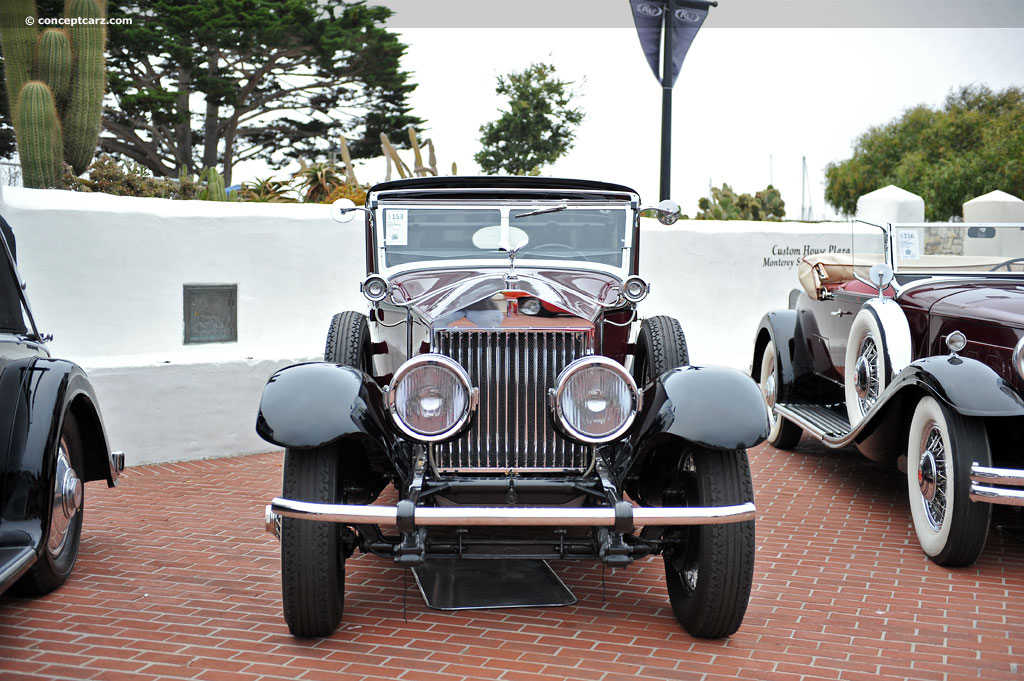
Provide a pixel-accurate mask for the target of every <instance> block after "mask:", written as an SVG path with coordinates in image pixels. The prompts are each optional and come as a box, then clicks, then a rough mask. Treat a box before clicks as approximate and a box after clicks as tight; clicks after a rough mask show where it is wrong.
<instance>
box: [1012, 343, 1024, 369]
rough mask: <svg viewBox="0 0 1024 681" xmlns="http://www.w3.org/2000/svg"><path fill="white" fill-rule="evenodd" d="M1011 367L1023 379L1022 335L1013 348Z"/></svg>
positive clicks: (1023, 348)
mask: <svg viewBox="0 0 1024 681" xmlns="http://www.w3.org/2000/svg"><path fill="white" fill-rule="evenodd" d="M1013 368H1014V369H1016V370H1017V375H1018V376H1020V377H1021V378H1022V379H1024V336H1021V338H1020V340H1019V341H1017V346H1016V347H1015V348H1014V349H1013Z"/></svg>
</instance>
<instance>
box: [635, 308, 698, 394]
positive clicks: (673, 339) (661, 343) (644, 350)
mask: <svg viewBox="0 0 1024 681" xmlns="http://www.w3.org/2000/svg"><path fill="white" fill-rule="evenodd" d="M689 363H690V353H689V350H687V347H686V336H685V335H684V334H683V327H682V326H680V324H679V321H678V320H676V319H674V318H672V317H666V316H664V315H659V316H657V317H648V318H647V319H645V320H644V321H643V322H642V323H641V324H640V332H639V333H638V334H637V338H636V355H635V356H634V357H633V379H634V380H635V381H636V384H637V386H638V387H640V388H641V389H642V388H643V387H644V386H645V385H647V384H648V383H650V382H651V381H652V380H654V379H655V378H657V377H658V376H661V375H662V374H663V373H665V372H666V371H669V370H670V369H675V368H676V367H682V366H687V365H688V364H689Z"/></svg>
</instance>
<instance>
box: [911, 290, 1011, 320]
mask: <svg viewBox="0 0 1024 681" xmlns="http://www.w3.org/2000/svg"><path fill="white" fill-rule="evenodd" d="M900 302H901V303H902V304H909V305H911V306H913V307H918V308H923V309H925V310H926V311H927V312H929V313H930V314H933V315H940V316H943V317H958V318H962V319H969V320H972V321H978V322H985V323H990V324H998V325H1000V326H1008V327H1012V328H1016V329H1024V285H1022V284H1021V283H1019V282H1005V283H1003V282H998V281H972V282H956V283H953V282H945V283H936V284H933V285H925V286H921V287H919V288H918V287H915V288H913V289H911V290H910V291H907V293H906V294H904V295H903V296H901V298H900Z"/></svg>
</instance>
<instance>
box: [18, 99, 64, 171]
mask: <svg viewBox="0 0 1024 681" xmlns="http://www.w3.org/2000/svg"><path fill="white" fill-rule="evenodd" d="M15 120H16V121H17V122H18V124H17V127H16V128H15V129H14V134H15V135H16V138H17V141H18V155H19V156H20V157H21V171H22V178H23V180H24V183H25V186H26V187H34V188H37V189H43V188H57V189H60V188H62V187H63V183H62V181H61V175H62V169H63V165H62V159H63V153H62V152H63V149H62V147H61V134H60V121H59V120H58V119H57V107H56V105H55V104H54V100H53V92H52V91H51V90H50V86H48V85H47V84H46V83H43V82H42V81H38V80H30V81H29V82H27V83H25V85H24V87H22V88H21V94H20V95H19V96H18V111H17V113H16V114H15Z"/></svg>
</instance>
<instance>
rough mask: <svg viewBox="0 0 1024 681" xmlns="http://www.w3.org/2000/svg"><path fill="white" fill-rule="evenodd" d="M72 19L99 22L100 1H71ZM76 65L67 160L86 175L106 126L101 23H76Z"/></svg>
mask: <svg viewBox="0 0 1024 681" xmlns="http://www.w3.org/2000/svg"><path fill="white" fill-rule="evenodd" d="M66 14H67V16H68V17H69V18H72V17H84V18H93V19H99V18H102V17H103V16H104V14H103V8H102V7H101V3H100V2H97V0H68V3H67V7H66ZM70 34H71V49H72V53H73V57H74V66H73V69H72V73H71V93H70V97H69V100H68V106H67V110H66V111H65V113H64V149H65V158H66V160H67V162H68V163H69V164H70V165H71V168H72V169H73V170H74V171H75V173H77V174H81V173H83V172H85V169H86V168H87V167H88V166H89V162H90V161H91V160H92V157H93V156H94V155H95V154H96V143H97V140H98V139H99V135H100V127H101V126H102V123H103V92H104V90H105V89H106V64H105V59H104V54H103V52H104V49H105V48H106V42H107V29H106V27H105V26H102V25H100V24H90V23H83V24H76V25H74V26H72V27H71V30H70Z"/></svg>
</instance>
